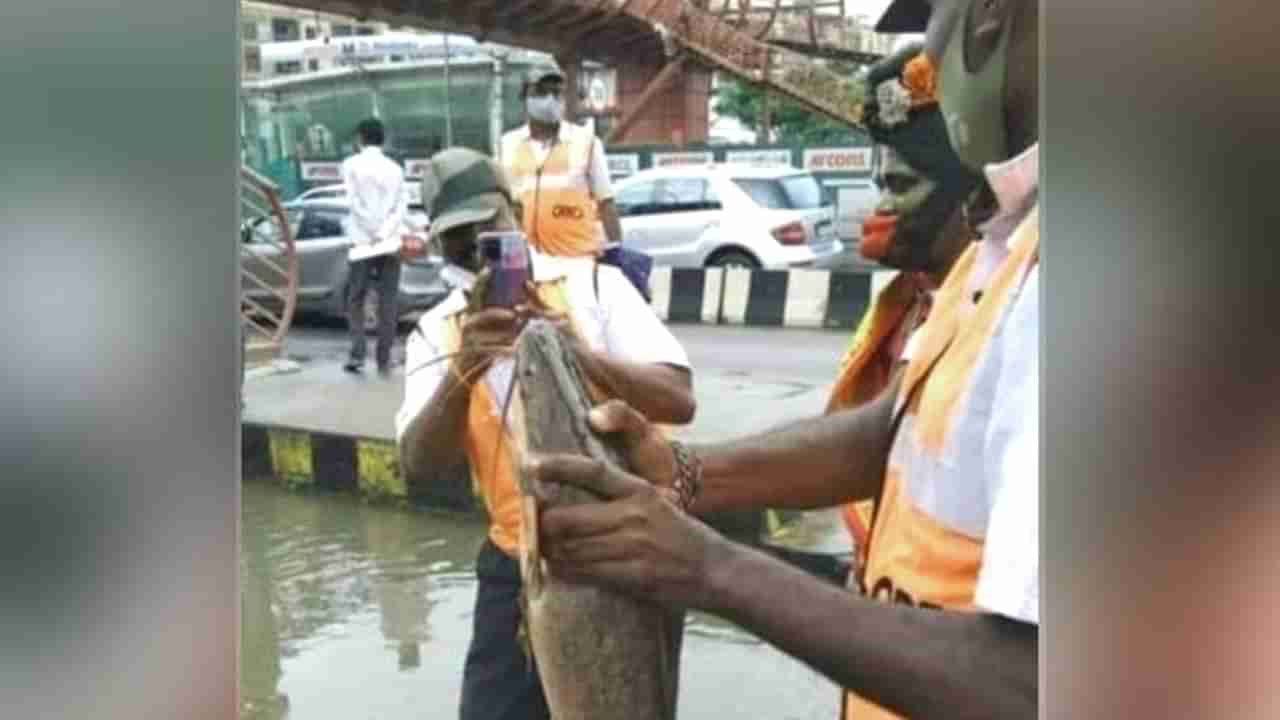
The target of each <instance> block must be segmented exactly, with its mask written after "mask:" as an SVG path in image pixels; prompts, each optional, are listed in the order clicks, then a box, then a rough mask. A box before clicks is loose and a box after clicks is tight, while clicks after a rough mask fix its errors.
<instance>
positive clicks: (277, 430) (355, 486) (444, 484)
mask: <svg viewBox="0 0 1280 720" xmlns="http://www.w3.org/2000/svg"><path fill="white" fill-rule="evenodd" d="M240 433H241V444H240V456H241V463H242V465H241V467H242V470H241V476H242V478H271V479H273V480H275V481H276V482H278V483H280V484H281V485H283V486H285V487H286V488H289V489H291V490H299V491H306V490H318V491H326V492H342V493H349V494H354V495H358V496H360V497H362V498H364V499H365V500H367V501H369V502H373V503H380V504H390V505H397V506H403V507H416V508H424V509H436V510H450V511H455V512H465V513H476V514H480V515H483V514H484V513H485V508H484V502H483V500H482V499H481V497H480V489H479V488H478V487H477V486H476V485H475V484H474V483H473V482H472V479H471V473H470V471H469V470H468V468H467V466H466V465H465V464H464V465H459V466H458V467H457V468H454V469H452V470H450V472H449V473H448V475H447V477H446V478H445V479H444V480H442V481H439V482H435V483H432V484H431V486H430V487H427V488H410V487H408V486H407V484H406V482H405V479H404V473H402V472H401V470H400V458H399V456H398V455H397V453H396V446H395V443H394V442H392V441H390V440H387V439H384V438H371V437H361V436H356V435H341V434H335V433H327V432H319V431H316V430H307V429H302V428H294V427H288V426H284V425H275V424H266V423H256V422H247V421H246V422H243V423H242V424H241V427H240ZM703 520H704V521H705V522H706V523H707V524H708V525H710V526H712V527H714V528H715V529H716V530H718V531H720V532H721V533H723V534H725V535H728V536H731V537H739V538H741V537H751V538H760V537H762V536H763V534H764V533H765V531H766V529H773V528H774V527H776V524H777V518H772V519H769V518H767V517H766V513H765V512H735V513H718V514H716V515H713V516H708V517H705V518H703Z"/></svg>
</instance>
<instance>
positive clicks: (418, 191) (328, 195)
mask: <svg viewBox="0 0 1280 720" xmlns="http://www.w3.org/2000/svg"><path fill="white" fill-rule="evenodd" d="M405 188H406V189H407V190H408V191H409V208H410V209H412V210H421V209H422V186H421V185H419V184H418V183H416V182H414V181H412V180H410V181H408V182H406V183H405ZM346 199H347V186H346V185H344V184H343V183H333V184H331V185H321V186H319V187H313V188H311V189H310V190H307V191H306V192H304V193H302V194H301V195H299V196H298V197H296V198H294V199H293V202H307V201H308V200H337V201H345V200H346Z"/></svg>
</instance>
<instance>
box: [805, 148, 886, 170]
mask: <svg viewBox="0 0 1280 720" xmlns="http://www.w3.org/2000/svg"><path fill="white" fill-rule="evenodd" d="M804 169H805V170H809V171H810V172H852V173H865V172H871V148H869V147H845V148H819V149H815V150H805V151H804Z"/></svg>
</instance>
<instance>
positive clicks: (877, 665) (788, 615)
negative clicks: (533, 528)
mask: <svg viewBox="0 0 1280 720" xmlns="http://www.w3.org/2000/svg"><path fill="white" fill-rule="evenodd" d="M530 469H531V470H532V472H533V473H534V474H535V477H536V479H537V480H538V482H537V483H536V484H535V487H537V488H540V492H543V493H554V492H555V487H556V486H557V485H560V484H569V485H576V486H578V487H583V488H587V489H590V490H592V491H594V492H597V493H598V494H600V495H601V496H602V497H603V498H610V499H609V500H606V501H605V502H601V503H588V504H581V505H572V506H553V507H549V508H547V509H546V510H545V511H544V512H543V515H542V524H541V531H542V537H543V541H544V542H543V547H544V548H545V551H546V553H547V558H548V563H549V565H550V567H551V571H552V572H553V573H555V574H557V575H559V576H561V577H564V578H566V579H569V580H572V581H575V582H591V583H595V584H603V585H607V586H610V587H614V588H617V589H619V590H621V591H623V592H630V593H635V594H637V595H638V596H641V597H645V598H647V599H650V600H654V601H657V602H662V603H664V604H667V605H670V606H674V607H686V608H697V609H701V610H707V611H709V612H712V613H715V614H717V615H721V616H723V617H725V618H727V619H729V620H732V621H733V622H735V623H737V624H738V625H740V626H741V627H743V628H744V629H746V630H748V631H749V632H752V633H754V634H756V635H758V636H760V637H761V638H762V639H764V640H766V641H768V642H769V643H771V644H773V645H774V646H776V647H778V648H779V649H780V650H782V651H784V652H786V653H787V654H788V655H791V656H792V657H795V658H797V659H799V660H801V661H802V662H805V663H806V664H808V665H810V666H811V667H813V668H814V669H815V670H817V671H818V672H820V673H822V674H823V675H825V676H827V677H828V678H830V679H831V680H832V681H834V682H836V683H838V684H839V685H840V686H841V687H845V688H849V689H851V690H853V691H854V692H856V693H858V694H859V695H861V696H862V697H865V698H867V699H869V700H871V701H873V702H875V703H877V704H879V705H882V706H884V707H886V708H888V709H890V710H892V711H894V712H897V713H899V714H902V715H905V716H907V717H919V718H931V717H945V718H966V719H967V718H974V719H978V718H1027V717H1035V712H1036V706H1037V699H1038V698H1037V693H1038V684H1037V669H1038V668H1037V653H1038V649H1039V639H1038V637H1039V636H1038V631H1037V628H1036V626H1034V625H1030V624H1027V623H1021V622H1016V621H1012V620H1008V619H1004V618H1001V617H997V616H993V615H989V614H982V613H974V612H952V611H943V610H923V609H917V608H913V607H908V606H904V605H889V604H885V603H879V602H873V601H871V600H867V599H865V598H862V597H859V596H856V595H854V594H852V593H850V592H848V591H847V590H844V589H841V588H838V587H835V586H832V585H830V584H828V583H826V582H824V581H822V580H819V579H817V578H815V577H812V576H811V575H809V574H807V573H805V572H803V571H800V570H798V569H796V568H793V567H791V566H789V565H786V564H785V563H783V562H781V561H779V560H776V559H774V558H771V557H768V556H766V555H764V554H763V553H760V552H758V551H756V550H753V549H750V548H747V547H745V546H743V545H739V544H737V543H734V542H732V541H730V540H728V539H726V538H724V537H722V536H720V535H719V534H717V533H716V532H715V531H714V530H712V529H711V528H709V527H707V526H706V525H704V524H702V523H700V522H698V521H697V520H695V519H693V518H691V517H689V516H688V515H685V514H684V513H682V512H680V511H679V510H678V509H676V507H675V506H674V505H673V504H672V503H670V502H668V501H667V500H665V499H663V497H662V495H661V494H660V493H659V492H658V490H657V489H656V488H655V487H654V486H653V485H651V484H650V483H649V482H648V481H646V480H644V479H642V478H638V477H636V476H634V475H631V474H628V473H625V472H623V471H622V470H619V469H618V468H616V467H606V466H605V465H604V464H602V463H599V462H595V461H592V460H587V459H585V458H581V457H575V456H563V455H562V456H553V457H544V458H540V459H538V460H537V461H536V462H535V464H534V465H533V466H532V467H531V468H530ZM780 591H785V592H784V593H783V594H781V595H780V594H779V593H780Z"/></svg>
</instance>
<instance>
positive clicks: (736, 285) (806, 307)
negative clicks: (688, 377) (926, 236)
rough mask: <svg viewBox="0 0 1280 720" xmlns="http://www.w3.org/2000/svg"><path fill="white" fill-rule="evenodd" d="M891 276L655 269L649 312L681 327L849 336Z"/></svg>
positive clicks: (816, 272)
mask: <svg viewBox="0 0 1280 720" xmlns="http://www.w3.org/2000/svg"><path fill="white" fill-rule="evenodd" d="M893 275H894V273H893V272H892V271H876V272H872V273H857V272H832V271H827V270H744V269H737V268H730V269H727V270H726V269H721V268H712V269H694V268H674V269H673V268H669V267H658V268H654V269H653V274H652V275H651V276H650V288H651V290H652V297H653V308H654V310H655V311H656V312H657V313H658V316H659V317H661V318H662V319H663V320H664V321H666V322H669V323H673V324H680V323H695V324H707V325H750V326H776V327H801V328H831V329H848V330H852V329H853V328H855V327H857V325H858V322H859V321H860V320H861V319H862V314H863V313H864V312H866V309H867V306H868V305H869V304H870V302H871V298H872V297H873V296H874V294H875V293H876V292H879V290H880V289H881V288H883V287H884V286H885V285H886V284H887V283H888V282H889V280H890V279H892V277H893Z"/></svg>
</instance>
